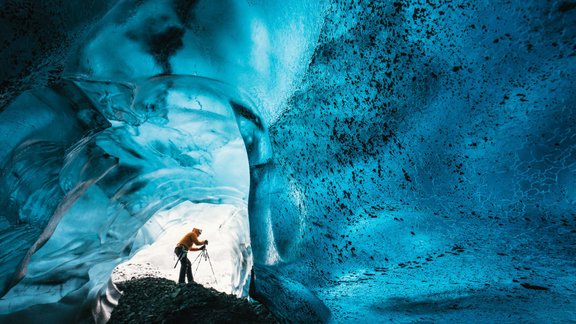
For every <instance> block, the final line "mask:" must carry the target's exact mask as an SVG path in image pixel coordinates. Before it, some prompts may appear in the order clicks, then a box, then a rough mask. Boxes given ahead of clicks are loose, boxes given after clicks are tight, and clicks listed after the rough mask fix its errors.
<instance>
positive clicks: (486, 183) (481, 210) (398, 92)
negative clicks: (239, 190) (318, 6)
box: [271, 1, 576, 321]
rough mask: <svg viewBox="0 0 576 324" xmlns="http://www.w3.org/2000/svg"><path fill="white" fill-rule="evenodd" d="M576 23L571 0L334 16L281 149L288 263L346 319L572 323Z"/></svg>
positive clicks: (413, 4) (279, 126) (282, 124)
mask: <svg viewBox="0 0 576 324" xmlns="http://www.w3.org/2000/svg"><path fill="white" fill-rule="evenodd" d="M575 22H576V10H575V4H574V3H572V2H554V1H517V2H516V1H507V2H504V1H496V2H494V1H489V2H488V1H480V2H478V1H476V2H473V3H471V2H465V1H443V2H438V3H437V2H429V1H427V2H424V1H394V2H393V1H390V2H369V1H360V2H351V1H342V2H340V1H339V2H333V3H332V4H331V6H330V8H329V10H328V12H327V15H326V18H325V25H324V28H323V30H322V33H321V35H320V37H319V41H318V46H317V47H316V51H315V53H314V56H313V57H312V60H311V63H310V65H309V67H308V70H307V73H306V77H305V78H304V79H303V81H302V85H301V88H300V89H299V91H297V92H296V93H294V95H293V96H292V97H291V99H290V101H289V102H288V103H287V107H289V108H288V110H287V112H286V113H285V114H284V115H282V116H281V118H280V119H279V120H278V121H277V122H275V123H274V124H273V125H272V129H271V138H272V141H273V143H274V151H275V157H276V161H277V165H278V166H279V170H278V173H279V175H278V178H279V179H282V180H281V181H282V183H283V184H288V185H286V186H284V185H282V186H279V187H288V188H290V189H289V190H278V191H277V196H278V198H277V199H274V201H275V202H276V204H275V208H273V210H274V211H276V213H275V215H276V216H277V218H278V219H279V220H278V221H276V222H275V223H274V224H275V227H274V229H275V231H274V233H275V238H276V242H277V243H278V250H279V252H280V254H281V255H282V256H283V257H284V258H286V259H290V260H297V261H296V262H297V264H298V266H294V267H293V266H288V267H289V268H290V271H293V272H296V273H300V274H299V275H297V276H299V277H300V278H302V280H304V281H306V282H311V285H313V286H315V287H318V288H317V289H318V291H320V292H321V293H320V294H321V295H322V296H323V298H324V300H326V301H327V303H328V306H329V307H330V308H331V309H332V310H333V311H334V312H335V317H336V318H338V319H340V320H343V319H354V320H361V321H364V320H367V321H368V320H375V321H378V320H384V319H385V320H388V319H393V320H400V321H419V320H424V321H426V320H429V321H444V320H448V319H452V320H458V321H467V320H473V321H474V320H476V321H477V320H481V321H494V320H495V318H498V317H499V316H500V318H501V317H505V316H506V317H507V316H512V318H515V319H516V320H518V319H522V320H527V321H547V320H550V318H553V319H554V321H556V320H566V319H574V318H576V313H575V309H576V305H575V304H574V303H573V302H572V301H571V297H570V296H573V291H572V289H571V288H570V286H571V285H572V284H574V280H575V278H576V277H575V276H576V268H575V264H574V261H573V260H574V252H575V250H574V248H575V243H576V241H575V236H574V233H575V227H574V226H575V221H576V219H575V218H574V215H575V214H574V211H575V190H576V182H575V177H574V175H575V172H576V164H575V162H576V160H575V158H576V155H575V153H576V151H575V141H576V132H575V130H576V129H575V128H574V125H573V124H574V120H575V114H576V102H575V101H574V95H575V93H576V83H575V69H576V57H575V56H576V41H575V36H576V28H575V27H574V26H576V25H575ZM287 227H288V228H291V229H293V230H291V231H288V232H287V231H286V230H285V229H286V228H287ZM311 274H314V275H311ZM314 276H315V277H314ZM312 278H313V279H312ZM534 286H540V287H544V288H542V289H543V290H540V291H546V292H545V293H541V294H540V295H538V294H534V293H533V292H534V291H536V290H534V289H537V288H534ZM531 288H533V289H531ZM544 289H548V290H544ZM360 296H362V298H360ZM524 299H525V301H519V300H524ZM501 305H507V306H501ZM506 307H507V308H506ZM467 309H468V310H467ZM452 310H455V311H452ZM519 312H525V313H522V314H519ZM491 314H492V315H491Z"/></svg>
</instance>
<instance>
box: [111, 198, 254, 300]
mask: <svg viewBox="0 0 576 324" xmlns="http://www.w3.org/2000/svg"><path fill="white" fill-rule="evenodd" d="M194 227H197V228H201V229H202V235H201V236H200V239H207V240H208V241H209V244H208V255H209V258H210V262H211V263H212V267H210V263H209V262H208V260H206V259H205V258H203V257H201V256H199V252H189V253H188V259H190V261H191V262H193V265H192V272H193V274H194V281H195V282H196V283H199V284H201V285H204V286H209V287H212V288H214V289H216V290H219V291H222V292H226V293H229V294H235V295H238V296H241V295H242V294H243V293H242V292H243V286H244V283H245V281H246V279H247V274H248V272H249V269H250V268H251V265H252V252H251V249H250V234H249V233H250V232H249V224H248V211H247V208H246V206H234V205H230V204H221V205H218V204H206V203H201V204H194V203H191V202H189V201H187V202H184V203H181V204H180V205H178V206H176V207H174V208H172V209H169V210H166V211H163V212H159V213H157V214H156V215H155V216H154V217H153V218H152V219H150V221H148V222H147V223H146V225H145V226H144V227H142V229H141V230H140V232H139V233H138V236H140V238H137V240H139V239H142V238H144V237H154V236H157V235H156V234H155V233H153V231H156V229H160V228H165V230H164V231H163V232H162V233H161V234H159V236H158V238H157V239H156V240H155V241H154V242H152V243H151V244H149V245H147V246H145V247H144V248H142V249H141V250H140V251H138V252H137V253H136V254H135V255H134V256H133V257H132V258H131V259H130V260H128V261H126V262H124V263H122V264H120V265H118V266H117V267H116V269H115V270H114V272H113V274H112V280H113V281H114V282H120V281H124V280H130V279H132V278H139V277H145V276H154V277H162V278H166V279H170V280H173V281H178V274H179V272H180V264H178V265H177V266H176V268H174V265H175V264H176V262H177V260H176V256H175V255H174V253H173V250H174V246H175V245H176V243H177V242H178V241H179V239H180V238H181V237H182V236H184V235H185V234H186V233H188V232H190V231H191V230H192V228H194ZM212 269H213V270H214V273H213V272H212Z"/></svg>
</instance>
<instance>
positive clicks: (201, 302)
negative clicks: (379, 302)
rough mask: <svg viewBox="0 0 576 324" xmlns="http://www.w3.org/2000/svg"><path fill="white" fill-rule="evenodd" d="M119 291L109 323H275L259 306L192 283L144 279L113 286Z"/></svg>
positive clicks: (152, 278) (267, 312)
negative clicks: (116, 303)
mask: <svg viewBox="0 0 576 324" xmlns="http://www.w3.org/2000/svg"><path fill="white" fill-rule="evenodd" d="M116 285H117V287H118V289H119V290H120V291H122V294H123V295H122V297H121V298H120V301H119V304H118V306H117V307H116V308H115V309H114V311H113V312H112V317H111V318H110V321H109V322H108V323H111V324H114V323H277V322H278V321H277V320H276V319H275V318H274V316H273V315H271V314H270V312H269V311H268V310H267V309H266V308H265V307H264V306H262V305H261V304H259V303H255V302H249V301H247V300H246V299H240V298H237V297H236V296H233V295H228V294H225V293H221V292H218V291H216V290H214V289H211V288H204V287H203V286H201V285H199V284H196V283H191V284H185V285H179V284H177V283H175V282H174V281H171V280H168V279H164V278H155V277H146V278H136V279H132V280H128V281H123V282H118V283H116Z"/></svg>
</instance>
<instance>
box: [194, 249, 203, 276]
mask: <svg viewBox="0 0 576 324" xmlns="http://www.w3.org/2000/svg"><path fill="white" fill-rule="evenodd" d="M203 254H204V251H202V253H200V254H199V255H198V256H197V257H196V259H194V262H196V260H198V258H200V257H201V256H202V255H203ZM194 262H192V264H194ZM200 262H202V258H200V260H199V261H198V265H197V266H196V270H194V276H195V275H196V272H198V268H199V267H200Z"/></svg>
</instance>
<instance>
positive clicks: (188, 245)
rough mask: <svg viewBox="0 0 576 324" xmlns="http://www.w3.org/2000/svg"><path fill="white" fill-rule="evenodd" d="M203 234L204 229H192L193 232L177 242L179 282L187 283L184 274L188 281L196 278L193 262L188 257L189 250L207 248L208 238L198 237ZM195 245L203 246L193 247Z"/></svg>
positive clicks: (175, 249) (175, 251)
mask: <svg viewBox="0 0 576 324" xmlns="http://www.w3.org/2000/svg"><path fill="white" fill-rule="evenodd" d="M200 234H202V230H201V229H198V228H194V229H192V232H190V233H188V234H186V235H184V237H182V239H181V240H180V242H178V244H176V247H175V248H174V253H175V254H176V256H178V260H179V261H180V277H179V278H178V283H186V282H185V280H184V276H186V277H187V279H188V282H189V283H190V282H193V281H194V278H193V277H192V263H191V262H190V260H189V259H188V257H187V252H188V251H202V250H204V249H205V248H206V245H207V244H208V240H204V241H200V240H198V237H199V236H200ZM194 245H197V246H202V247H200V248H195V247H193V246H194Z"/></svg>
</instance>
